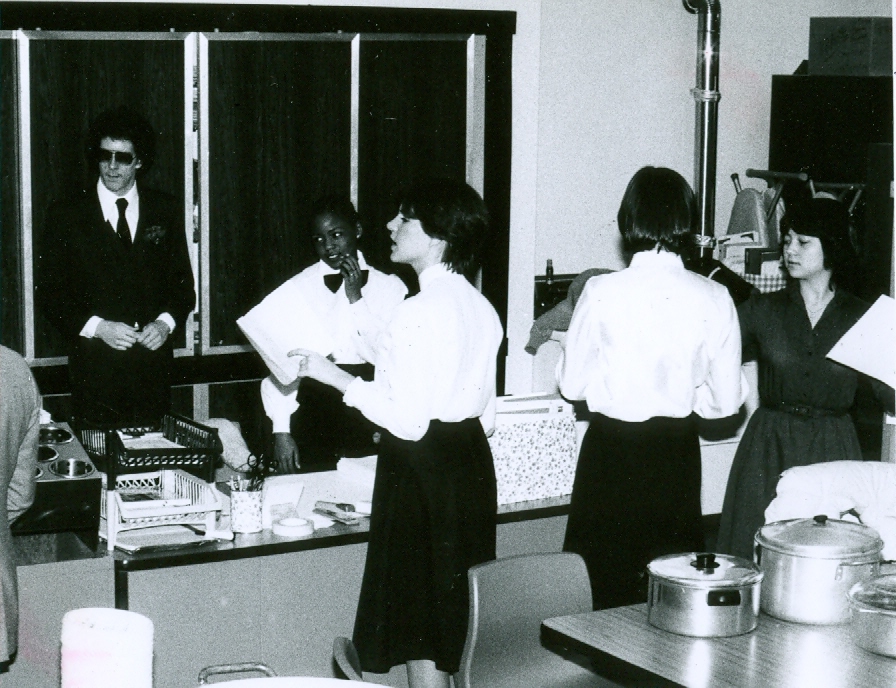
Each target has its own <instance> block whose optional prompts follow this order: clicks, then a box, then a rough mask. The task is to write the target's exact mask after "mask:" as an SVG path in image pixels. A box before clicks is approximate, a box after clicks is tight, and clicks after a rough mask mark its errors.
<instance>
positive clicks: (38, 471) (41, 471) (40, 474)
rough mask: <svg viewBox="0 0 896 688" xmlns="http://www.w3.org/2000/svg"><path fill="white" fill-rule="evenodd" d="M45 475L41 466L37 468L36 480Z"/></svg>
mask: <svg viewBox="0 0 896 688" xmlns="http://www.w3.org/2000/svg"><path fill="white" fill-rule="evenodd" d="M43 474H44V469H43V468H41V467H40V466H37V467H36V468H35V469H34V478H35V479H37V478H39V477H41V476H42V475H43Z"/></svg>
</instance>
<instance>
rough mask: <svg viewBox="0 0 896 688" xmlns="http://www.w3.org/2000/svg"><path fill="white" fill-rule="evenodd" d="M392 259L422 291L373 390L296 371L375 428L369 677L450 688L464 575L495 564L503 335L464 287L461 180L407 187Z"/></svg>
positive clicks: (339, 377)
mask: <svg viewBox="0 0 896 688" xmlns="http://www.w3.org/2000/svg"><path fill="white" fill-rule="evenodd" d="M388 227H389V230H390V232H391V235H392V242H393V245H392V260H393V261H395V262H397V263H406V264H408V265H410V266H411V267H412V268H414V270H415V272H416V273H417V276H418V278H419V282H420V293H419V294H417V295H416V296H413V297H411V298H409V299H407V300H405V301H404V302H403V303H402V304H400V305H399V307H398V308H397V309H396V311H395V315H394V317H393V319H392V321H391V323H390V324H389V326H388V328H387V330H386V332H385V335H384V336H383V337H382V338H381V339H380V342H379V346H378V347H377V354H376V372H375V376H374V379H373V381H372V382H365V381H364V380H361V379H360V378H354V377H352V376H351V375H349V374H348V373H346V372H345V371H343V370H340V369H339V368H337V367H336V366H335V365H334V364H333V363H331V362H330V361H328V360H327V359H325V358H324V357H322V356H320V355H317V354H313V353H311V352H308V351H304V350H299V351H297V352H293V353H297V354H299V355H303V356H305V357H306V358H305V359H304V361H303V363H302V364H301V369H302V372H301V374H302V375H303V376H305V377H312V378H315V379H317V380H319V381H320V382H323V383H324V384H328V385H330V386H332V387H335V388H336V389H338V390H340V391H342V392H343V394H344V396H343V401H344V402H345V403H346V404H347V405H348V406H352V407H354V408H357V409H359V410H360V411H361V412H362V413H363V414H364V415H365V416H366V417H367V418H369V419H370V420H371V421H373V422H374V423H376V424H377V425H379V426H380V427H382V428H383V429H384V432H383V436H382V439H381V441H380V451H379V458H378V460H377V470H376V480H375V484H374V490H373V513H372V516H371V521H370V544H369V545H368V549H367V563H366V566H365V569H364V579H363V581H362V584H361V599H360V602H359V605H358V614H357V617H356V620H355V633H354V641H355V645H356V646H357V648H358V653H359V655H360V657H361V664H362V666H363V668H364V669H365V670H366V671H372V672H376V673H385V672H387V671H389V669H390V668H391V667H393V666H395V665H397V664H402V663H404V664H406V665H407V671H408V681H409V684H410V686H411V688H420V687H429V686H433V687H436V686H438V687H439V688H447V687H448V685H449V676H450V674H453V673H455V672H456V671H457V670H458V668H459V666H460V656H461V653H462V651H463V646H464V640H465V638H466V629H467V615H468V604H469V597H468V586H467V570H468V569H469V568H470V567H471V566H473V565H475V564H479V563H482V562H483V561H488V560H490V559H494V558H495V518H496V514H497V488H496V484H495V470H494V464H493V461H492V455H491V451H490V449H489V446H488V442H487V440H486V431H490V430H491V429H493V427H494V418H495V366H496V358H497V353H498V346H499V344H500V343H501V339H502V336H503V330H502V328H501V323H500V320H499V319H498V316H497V314H496V313H495V310H494V308H492V306H491V304H490V303H489V302H488V301H487V300H486V299H485V297H483V296H482V294H480V293H479V292H478V291H477V290H476V289H475V288H474V287H473V286H472V285H471V284H470V282H469V280H468V279H467V277H469V276H472V275H475V273H476V271H477V269H478V266H479V257H480V254H481V250H480V247H481V246H482V242H483V240H484V238H485V231H486V228H487V216H486V210H485V205H484V204H483V202H482V199H481V198H480V197H479V195H478V194H477V193H476V192H475V191H474V190H473V189H472V188H470V187H469V186H467V185H466V184H463V183H456V182H450V181H447V180H433V181H429V182H424V183H421V184H419V185H417V186H415V187H413V188H412V189H411V190H410V191H409V192H408V193H407V194H406V195H405V196H404V199H403V201H402V202H401V204H400V206H399V212H398V215H396V217H395V218H394V219H393V220H392V221H391V222H390V223H389V225H388Z"/></svg>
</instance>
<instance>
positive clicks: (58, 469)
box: [50, 459, 94, 478]
mask: <svg viewBox="0 0 896 688" xmlns="http://www.w3.org/2000/svg"><path fill="white" fill-rule="evenodd" d="M93 471H94V468H93V464H91V463H90V462H89V461H85V460H84V459H58V460H57V461H54V462H53V463H51V464H50V472H51V473H53V475H58V476H60V477H62V478H80V477H82V476H85V475H90V474H91V473H93Z"/></svg>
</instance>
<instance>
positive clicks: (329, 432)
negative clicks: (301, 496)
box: [290, 363, 379, 468]
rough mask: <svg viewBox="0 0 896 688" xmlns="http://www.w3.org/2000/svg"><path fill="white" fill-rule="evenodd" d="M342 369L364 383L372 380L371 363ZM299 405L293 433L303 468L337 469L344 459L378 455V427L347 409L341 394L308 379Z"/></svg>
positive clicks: (358, 413)
mask: <svg viewBox="0 0 896 688" xmlns="http://www.w3.org/2000/svg"><path fill="white" fill-rule="evenodd" d="M339 367H340V368H342V370H344V371H346V372H347V373H350V374H352V375H354V376H356V377H360V378H361V379H363V380H367V381H370V380H373V372H374V368H373V366H372V365H371V364H369V363H366V364H363V365H340V366H339ZM298 401H299V410H298V411H296V412H295V413H294V414H293V416H292V419H291V421H290V432H291V433H292V436H293V438H294V439H295V441H296V445H297V446H298V448H299V459H300V461H301V463H302V466H303V467H315V468H322V467H335V464H336V462H337V461H338V460H339V459H340V458H342V457H344V456H370V455H372V454H376V453H377V445H376V444H375V443H374V433H376V432H378V431H379V427H378V426H376V425H374V424H373V423H371V422H370V421H369V420H367V418H365V417H364V415H363V414H362V413H361V412H360V411H359V410H358V409H355V408H351V407H349V406H346V405H345V403H344V402H343V401H342V393H341V392H340V391H339V390H336V389H333V388H332V387H330V386H329V385H325V384H322V383H320V382H318V381H317V380H312V379H311V378H305V379H303V380H302V382H301V383H300V384H299V392H298Z"/></svg>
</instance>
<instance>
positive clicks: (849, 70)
mask: <svg viewBox="0 0 896 688" xmlns="http://www.w3.org/2000/svg"><path fill="white" fill-rule="evenodd" d="M892 73H893V20H892V19H891V18H890V17H812V18H810V19H809V74H810V75H813V76H891V75H892Z"/></svg>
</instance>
